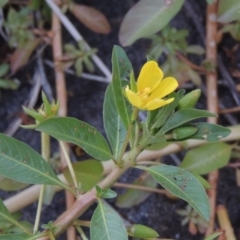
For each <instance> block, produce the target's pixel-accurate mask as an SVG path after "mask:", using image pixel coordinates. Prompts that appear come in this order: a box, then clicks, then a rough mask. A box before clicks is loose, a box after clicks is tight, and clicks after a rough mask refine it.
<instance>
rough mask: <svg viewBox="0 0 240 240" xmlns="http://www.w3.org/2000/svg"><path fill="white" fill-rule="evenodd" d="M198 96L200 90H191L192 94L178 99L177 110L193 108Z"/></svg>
mask: <svg viewBox="0 0 240 240" xmlns="http://www.w3.org/2000/svg"><path fill="white" fill-rule="evenodd" d="M200 95H201V90H200V89H196V90H193V91H192V92H190V93H188V94H186V95H185V96H184V97H183V98H181V99H180V101H179V104H178V109H183V108H193V107H194V106H195V105H196V103H197V101H198V99H199V97H200Z"/></svg>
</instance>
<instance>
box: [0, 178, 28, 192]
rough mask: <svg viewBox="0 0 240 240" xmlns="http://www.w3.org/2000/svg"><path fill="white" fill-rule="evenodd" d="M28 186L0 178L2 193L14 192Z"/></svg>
mask: <svg viewBox="0 0 240 240" xmlns="http://www.w3.org/2000/svg"><path fill="white" fill-rule="evenodd" d="M27 186H28V184H26V183H22V182H18V181H14V180H12V179H9V178H6V177H3V176H0V189H1V190H4V191H16V190H21V189H23V188H25V187H27Z"/></svg>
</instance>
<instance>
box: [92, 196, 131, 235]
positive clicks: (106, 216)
mask: <svg viewBox="0 0 240 240" xmlns="http://www.w3.org/2000/svg"><path fill="white" fill-rule="evenodd" d="M90 235H91V240H99V239H100V238H101V239H104V240H113V239H114V240H127V239H128V234H127V230H126V228H125V226H124V223H123V221H122V219H121V217H120V216H119V215H118V213H116V212H115V211H114V210H113V209H112V208H110V207H109V206H108V205H107V204H106V203H105V202H104V201H102V200H99V201H98V206H97V208H96V209H95V211H94V213H93V216H92V220H91V225H90Z"/></svg>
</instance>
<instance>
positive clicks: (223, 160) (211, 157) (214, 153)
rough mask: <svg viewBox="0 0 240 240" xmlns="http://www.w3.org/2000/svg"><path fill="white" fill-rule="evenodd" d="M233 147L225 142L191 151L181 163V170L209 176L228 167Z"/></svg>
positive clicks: (206, 145)
mask: <svg viewBox="0 0 240 240" xmlns="http://www.w3.org/2000/svg"><path fill="white" fill-rule="evenodd" d="M231 149H232V146H231V145H228V144H226V143H223V142H217V143H210V144H205V145H203V146H200V147H198V148H195V149H192V150H189V151H188V152H187V154H186V155H185V157H184V159H183V161H182V162H181V164H180V166H179V167H181V168H184V169H186V170H188V171H191V172H194V173H197V174H200V175H202V174H207V173H209V172H211V171H213V170H216V169H219V168H222V167H224V166H226V164H227V163H228V161H229V159H230V155H231Z"/></svg>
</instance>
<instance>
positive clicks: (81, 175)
mask: <svg viewBox="0 0 240 240" xmlns="http://www.w3.org/2000/svg"><path fill="white" fill-rule="evenodd" d="M73 169H74V172H75V174H76V178H77V181H78V182H79V183H80V184H81V188H82V189H83V191H84V192H87V191H89V190H90V189H92V188H93V187H94V186H95V185H96V184H97V183H98V182H99V181H100V180H101V179H102V174H103V166H102V164H101V163H100V162H99V161H97V160H94V159H90V160H86V161H81V162H77V163H73ZM63 174H64V176H65V177H66V179H67V181H68V182H69V183H71V184H72V185H73V181H72V177H71V174H70V172H69V169H68V168H65V169H64V170H63Z"/></svg>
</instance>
